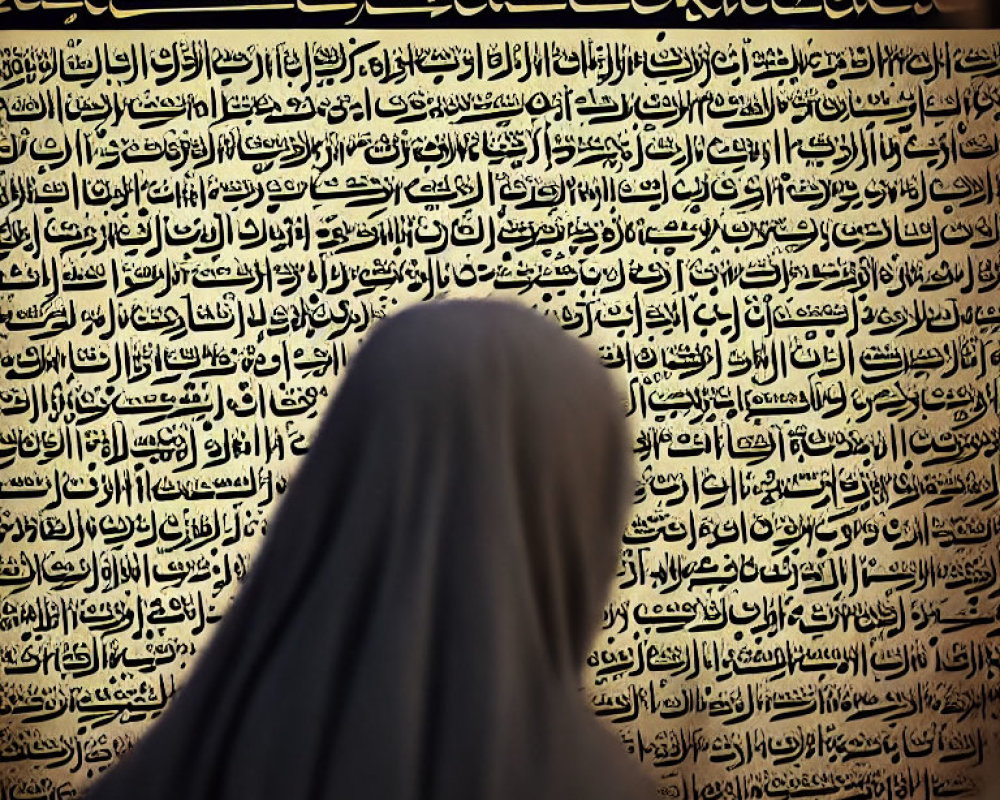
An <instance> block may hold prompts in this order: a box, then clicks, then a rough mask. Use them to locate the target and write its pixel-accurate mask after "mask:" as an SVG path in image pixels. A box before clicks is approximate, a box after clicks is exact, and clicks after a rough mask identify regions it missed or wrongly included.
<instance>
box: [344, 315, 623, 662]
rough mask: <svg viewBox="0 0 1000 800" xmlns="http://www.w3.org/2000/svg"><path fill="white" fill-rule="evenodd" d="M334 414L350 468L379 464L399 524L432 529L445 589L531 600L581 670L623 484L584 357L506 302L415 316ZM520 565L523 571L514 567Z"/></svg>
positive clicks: (611, 559) (371, 344)
mask: <svg viewBox="0 0 1000 800" xmlns="http://www.w3.org/2000/svg"><path fill="white" fill-rule="evenodd" d="M337 404H338V407H339V408H338V412H339V417H338V416H334V417H333V419H332V420H331V422H333V423H334V424H336V423H337V421H338V419H339V420H340V424H341V427H342V428H344V431H343V435H344V436H347V437H350V438H351V441H352V442H353V448H354V450H353V453H354V455H351V456H348V457H347V458H346V460H347V461H348V462H349V463H351V464H354V465H356V466H357V467H359V468H360V467H361V465H362V464H363V463H366V454H377V455H375V458H376V459H377V461H378V463H375V464H373V465H372V469H373V470H374V471H375V472H377V473H380V474H381V475H382V476H383V480H382V485H383V487H384V490H385V493H386V497H385V500H386V501H389V498H390V496H391V498H392V500H391V502H392V505H393V507H394V508H395V509H396V513H398V514H401V515H402V516H403V517H404V518H406V519H407V520H408V521H409V522H408V523H407V522H404V523H403V526H402V528H403V529H407V530H411V531H412V532H413V533H414V534H415V533H416V532H417V530H418V528H419V529H420V530H421V531H422V535H423V536H425V537H436V536H437V535H438V533H437V532H436V531H435V532H432V531H431V526H427V527H424V526H423V525H422V522H421V521H420V517H421V515H427V514H430V515H431V518H432V519H433V520H434V522H435V525H436V528H437V530H439V531H440V532H441V536H442V539H441V541H440V543H439V546H440V547H441V548H442V551H441V558H442V563H444V564H446V565H447V566H446V571H445V573H444V574H442V575H441V578H442V580H443V581H444V582H446V583H447V581H448V580H449V577H448V575H447V571H454V570H457V571H459V572H468V571H472V572H474V573H479V572H482V573H483V574H480V575H478V577H477V580H479V581H482V582H483V583H482V585H483V586H488V585H491V584H492V585H494V586H495V589H496V590H497V591H499V592H503V593H504V594H502V595H498V597H497V602H510V599H509V598H510V597H511V596H512V595H511V592H512V591H518V592H528V593H530V597H531V598H532V599H533V600H534V602H535V603H536V604H537V608H538V610H539V611H540V612H541V621H542V624H543V625H544V630H543V632H542V633H543V635H544V637H545V640H546V642H548V643H549V644H550V645H551V646H552V649H553V655H554V656H555V657H557V658H558V659H559V660H560V661H564V662H567V663H564V664H563V666H567V665H568V664H570V663H571V664H572V665H573V666H574V668H575V667H576V666H578V665H579V662H580V659H581V658H582V656H583V648H584V647H585V646H586V644H587V633H588V632H589V630H590V628H591V626H592V625H593V624H594V623H596V622H597V621H598V619H599V616H600V615H599V603H600V601H601V599H602V598H603V596H604V592H605V590H606V589H607V586H608V583H609V581H610V579H611V577H612V574H613V571H614V567H615V564H616V558H615V556H616V553H617V549H618V546H619V543H620V526H621V524H622V523H623V521H624V520H623V512H624V509H625V505H626V503H627V501H628V497H629V486H630V479H631V469H630V460H629V452H628V447H627V443H626V441H625V429H624V413H623V408H622V407H621V406H620V405H619V403H618V400H617V397H616V395H615V392H614V391H613V390H612V387H611V383H610V380H609V379H608V377H607V371H606V370H605V369H604V368H602V367H601V366H600V363H599V362H598V360H597V358H596V356H595V355H594V354H593V353H592V352H590V351H589V350H588V349H587V348H586V347H585V346H584V345H583V344H582V343H581V342H579V341H578V340H577V339H576V338H575V337H573V336H571V335H570V334H568V333H566V332H564V331H563V330H561V329H560V328H559V327H558V326H557V325H556V324H555V323H554V322H552V321H550V320H547V319H545V318H543V317H542V316H541V315H539V314H537V313H536V312H534V311H531V310H529V309H527V308H523V307H520V306H515V305H513V304H509V303H500V302H491V301H448V302H439V303H431V304H425V305H420V306H414V307H412V308H410V309H407V310H404V311H402V312H400V313H398V314H396V315H395V316H393V317H390V318H388V319H387V320H385V321H383V322H382V323H381V324H380V325H379V326H378V327H377V328H376V330H375V331H374V332H373V334H372V335H371V337H370V339H369V340H368V341H367V342H366V343H365V344H364V345H363V347H362V348H361V351H360V353H359V355H358V356H357V358H356V359H355V360H354V362H353V363H352V366H351V369H350V371H349V373H348V375H347V377H346V379H345V381H344V384H343V386H342V387H341V388H340V390H339V393H338V398H337ZM335 413H337V412H335ZM344 455H345V454H343V453H341V454H339V455H338V457H340V458H343V457H344ZM324 457H329V456H324ZM387 459H388V460H387ZM372 477H374V474H373V476H372ZM359 479H361V478H359ZM434 500H436V501H437V502H440V503H443V504H444V507H442V508H434V509H432V508H431V507H430V504H431V503H432V501H434ZM392 530H399V529H397V528H394V527H386V528H384V529H382V531H383V534H385V533H388V532H390V531H392ZM384 546H385V547H393V546H395V547H399V548H401V549H403V550H406V549H410V548H413V549H414V550H415V549H417V548H418V547H419V546H420V545H419V544H418V543H416V542H406V541H396V542H394V543H393V542H390V541H389V540H386V541H385V542H384ZM525 564H526V565H529V566H530V574H529V575H522V574H519V573H518V572H517V570H518V569H520V568H521V567H522V565H525ZM524 578H530V581H529V583H526V584H524V585H521V584H520V583H518V582H519V581H522V580H523V579H524ZM503 581H509V584H502V582H503ZM463 585H464V586H466V587H468V585H469V584H468V583H464V584H463ZM504 597H506V598H508V599H506V600H503V599H502V598H504ZM454 599H455V600H456V601H457V599H458V598H457V597H456V598H454ZM556 650H558V651H559V652H558V655H557V656H556V655H555V654H556Z"/></svg>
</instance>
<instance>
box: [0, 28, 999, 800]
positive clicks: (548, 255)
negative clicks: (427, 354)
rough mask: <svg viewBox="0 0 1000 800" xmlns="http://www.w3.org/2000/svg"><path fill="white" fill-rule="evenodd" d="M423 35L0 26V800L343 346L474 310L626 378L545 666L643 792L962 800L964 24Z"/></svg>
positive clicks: (974, 111) (199, 625) (58, 749)
mask: <svg viewBox="0 0 1000 800" xmlns="http://www.w3.org/2000/svg"><path fill="white" fill-rule="evenodd" d="M439 38H440V41H439V42H438V43H436V44H430V43H427V42H429V41H433V40H432V39H429V38H428V37H427V36H422V37H418V36H414V35H411V34H408V33H407V32H406V31H382V32H372V31H366V32H361V31H353V32H351V31H334V30H328V31H304V30H303V31H284V32H280V33H276V32H273V31H257V32H252V33H251V32H247V31H224V32H223V31H196V32H184V31H153V32H146V33H143V34H142V36H137V35H135V34H132V33H129V32H125V31H116V32H110V33H109V32H105V33H100V34H98V33H93V32H73V33H66V32H58V31H55V32H44V33H41V32H39V33H36V34H34V35H32V37H30V43H29V39H28V37H23V36H14V35H11V34H6V35H4V34H0V98H2V99H0V717H2V719H3V720H4V722H3V724H2V725H0V797H2V798H4V799H7V798H9V799H10V800H13V798H26V797H34V798H42V797H45V798H68V797H73V796H75V794H76V793H77V792H78V791H79V790H80V789H81V788H82V787H84V786H85V785H86V784H87V782H88V781H89V780H90V779H91V778H92V777H93V776H95V775H96V774H97V773H99V772H100V771H101V770H103V769H105V768H106V767H107V766H108V765H109V764H111V763H113V762H114V760H115V759H116V758H118V757H119V756H120V755H121V754H122V753H123V752H125V751H126V750H127V749H128V748H129V747H130V746H131V744H132V743H133V742H134V741H135V740H136V738H137V737H138V736H139V735H141V732H142V731H143V730H144V728H145V727H146V726H147V725H149V724H150V722H151V721H152V720H153V719H155V718H156V716H157V715H158V714H159V713H160V711H161V710H162V709H163V708H164V706H165V704H167V703H169V702H170V698H171V696H172V694H173V693H174V692H175V690H176V689H177V688H178V687H179V686H180V685H181V684H182V683H183V680H184V674H185V669H186V668H188V667H189V666H190V665H191V664H192V663H193V662H194V661H195V660H196V659H197V657H198V654H199V651H200V650H201V649H202V648H203V646H204V643H205V641H206V637H208V636H210V635H211V632H212V628H213V625H214V624H215V623H216V622H218V620H219V619H220V618H221V616H222V615H223V614H224V613H225V610H226V606H227V603H228V602H229V601H230V600H231V598H232V597H233V594H234V592H235V591H236V590H237V589H238V586H239V583H240V581H241V580H242V579H243V578H244V576H245V575H246V573H247V569H248V567H249V566H250V565H251V563H252V560H253V556H254V553H255V551H256V549H257V547H258V545H259V543H260V541H261V539H262V537H264V536H266V531H267V520H268V519H269V518H270V517H271V515H272V514H273V511H274V509H275V508H276V506H277V505H278V504H280V502H281V498H282V493H283V491H284V490H285V488H286V486H287V484H288V480H289V478H290V476H291V475H293V474H294V472H295V469H296V465H297V464H298V463H299V461H300V459H301V457H302V455H303V453H305V452H306V450H307V449H308V445H309V440H310V436H311V434H312V432H313V431H314V430H315V428H316V425H317V422H318V418H319V415H320V414H321V413H322V411H323V410H324V408H325V407H326V405H327V403H328V402H329V401H330V397H331V396H332V394H333V393H334V392H335V390H336V386H337V381H338V379H339V376H340V375H341V374H342V373H343V370H344V369H345V368H347V367H349V364H350V361H351V357H352V355H353V354H354V353H355V352H356V350H357V348H358V345H359V344H360V343H361V342H362V341H363V340H364V338H365V335H366V333H367V331H368V330H369V329H370V327H371V326H372V325H373V324H374V323H376V322H377V321H378V320H379V319H380V318H382V317H384V316H386V315H388V314H391V313H393V312H394V311H395V310H397V309H399V308H402V307H404V306H406V305H409V304H412V303H419V302H426V301H433V300H434V299H436V298H442V297H462V296H485V295H491V296H495V297H503V298H509V299H512V300H516V301H519V302H522V303H525V304H527V305H530V306H532V307H535V308H537V309H539V310H540V311H542V312H544V313H546V314H548V315H551V316H552V317H553V318H554V319H555V320H557V321H558V322H559V323H560V324H561V325H562V326H563V327H565V328H566V329H567V330H569V331H572V332H573V333H575V334H576V335H578V336H580V337H581V338H582V339H583V340H584V341H586V342H588V343H589V344H590V346H591V347H592V348H593V350H594V352H595V353H596V354H597V355H599V356H600V358H601V359H602V360H603V362H604V364H605V365H606V366H607V367H608V369H609V370H611V371H612V373H613V374H614V376H615V379H616V380H617V382H618V385H619V386H620V388H621V392H622V397H623V398H624V400H625V401H626V406H627V408H626V411H627V413H628V415H629V420H630V422H631V426H632V428H631V430H632V433H633V437H634V450H635V459H636V465H637V475H638V481H637V485H636V493H635V508H634V515H633V517H632V519H631V521H630V522H629V524H628V527H627V529H626V530H624V531H623V550H622V559H621V566H620V570H619V572H618V575H617V578H616V589H615V594H614V596H613V597H612V598H611V600H610V602H609V603H608V605H607V607H606V609H605V613H604V620H603V625H602V630H601V632H600V635H599V636H598V638H597V639H596V640H595V641H594V643H593V648H592V651H591V653H590V654H589V656H588V659H587V663H586V665H585V666H584V672H583V680H582V684H583V686H584V691H585V692H586V694H587V697H588V699H589V701H590V703H591V705H592V706H593V708H594V710H595V713H597V714H598V715H600V716H601V717H602V718H604V719H605V720H606V721H607V723H608V724H609V725H611V726H613V727H614V728H615V729H616V730H617V731H618V733H619V734H620V737H621V741H622V746H623V747H624V748H626V749H627V750H628V751H629V752H630V753H631V754H632V756H633V757H634V758H636V759H637V760H640V761H642V762H643V763H645V764H646V765H647V766H648V767H649V768H651V769H653V770H654V771H655V772H656V773H657V774H658V776H659V779H660V786H661V790H662V793H663V795H664V796H666V797H674V798H685V799H686V800H716V799H719V800H723V799H732V800H743V798H752V797H762V796H765V795H766V796H768V797H775V798H790V797H801V798H809V797H825V798H829V799H830V800H848V798H850V799H851V800H858V799H859V798H871V800H876V798H893V799H894V800H897V799H898V800H906V799H907V798H914V800H915V799H916V798H921V799H923V800H931V799H932V798H945V797H951V796H955V794H956V793H959V792H962V791H965V790H971V789H974V788H975V786H976V782H977V780H978V778H977V775H978V770H979V768H980V767H979V765H980V764H981V763H982V762H983V760H984V759H989V758H990V757H991V754H993V753H994V752H995V748H996V747H997V737H998V722H997V715H998V712H1000V644H998V642H1000V639H998V638H997V636H998V634H1000V585H998V569H1000V552H998V542H1000V486H998V480H1000V261H998V241H1000V239H998V237H1000V210H998V209H1000V202H998V197H1000V178H998V174H1000V160H998V154H1000V126H998V120H1000V35H998V34H997V32H995V31H993V32H991V31H962V32H957V31H943V30H941V31H923V32H909V33H906V32H893V33H886V32H880V33H878V34H875V33H871V32H865V31H846V30H845V31H818V30H817V31H786V32H784V33H783V34H782V35H781V36H776V35H775V34H774V33H769V32H766V31H762V32H740V31H671V32H664V31H655V30H634V31H596V32H595V31H561V32H560V31H543V32H524V33H518V32H514V31H490V32H482V31H480V32H476V31H464V32H463V31H449V32H448V35H447V37H439ZM445 39H447V41H445ZM416 42H421V43H420V44H417V43H416Z"/></svg>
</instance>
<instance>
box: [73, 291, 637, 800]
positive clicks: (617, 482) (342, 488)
mask: <svg viewBox="0 0 1000 800" xmlns="http://www.w3.org/2000/svg"><path fill="white" fill-rule="evenodd" d="M623 416H624V413H623V409H622V407H621V406H620V405H619V403H618V401H617V399H616V395H615V392H614V391H613V390H612V388H611V385H610V382H609V380H608V377H607V372H606V370H604V369H603V368H602V367H601V366H600V364H599V363H598V361H597V359H596V357H595V356H594V355H593V354H592V353H590V352H589V351H588V350H587V349H586V348H585V347H584V346H583V345H582V344H581V343H580V342H579V341H578V340H576V339H575V338H574V337H571V336H570V335H569V334H567V333H565V332H563V331H562V330H561V329H560V328H559V327H558V326H557V325H556V324H554V323H553V322H551V321H549V320H547V319H545V318H543V317H542V316H540V315H539V314H537V313H535V312H534V311H531V310H529V309H527V308H523V307H520V306H515V305H510V304H506V303H500V302H495V301H486V300H483V301H447V302H436V303H430V304H424V305H420V306H416V307H412V308H410V309H407V310H404V311H401V312H399V313H398V314H396V315H393V316H392V317H389V318H388V319H386V320H384V321H382V322H380V323H379V324H378V325H377V326H376V327H375V328H374V330H373V331H372V333H371V335H370V336H369V338H368V340H367V341H366V343H365V344H364V345H363V346H362V348H361V350H360V352H359V354H358V355H357V357H356V358H355V359H354V361H353V362H352V365H351V367H350V368H349V370H348V373H347V375H346V377H345V378H344V381H343V383H342V385H341V387H340V388H339V390H338V392H337V394H336V396H335V398H334V400H333V401H332V403H331V406H330V408H329V410H328V411H327V412H326V414H325V415H324V417H323V419H322V421H321V422H320V424H319V426H318V429H317V432H316V434H315V437H314V440H313V442H312V444H311V446H310V448H309V452H308V453H307V454H306V456H305V457H304V460H303V462H302V463H301V465H300V466H299V468H298V470H297V472H296V473H295V475H294V476H293V478H292V481H291V482H290V485H289V488H288V491H287V492H286V494H285V496H284V497H283V499H282V501H281V504H280V505H279V507H278V509H277V512H276V515H275V518H274V520H273V522H272V524H271V525H270V526H269V530H268V534H267V536H266V538H265V544H264V546H263V547H262V549H261V551H260V552H259V554H258V555H257V557H256V559H255V561H254V562H253V565H252V567H251V570H250V574H249V576H248V578H247V581H246V583H245V584H244V585H243V587H242V588H241V590H240V592H239V594H238V595H237V598H236V600H235V601H234V602H233V604H232V605H231V607H230V609H229V610H228V612H227V613H226V615H225V617H224V619H223V620H222V621H221V622H220V623H219V628H218V629H217V631H216V633H215V635H214V637H213V638H212V640H211V642H210V644H209V646H208V648H207V649H206V651H205V652H204V653H203V654H202V655H201V656H200V657H199V660H198V661H197V662H196V664H195V666H194V668H193V670H192V673H191V674H190V675H189V677H188V678H187V680H186V681H185V682H184V684H183V686H182V688H181V689H180V690H179V692H178V694H177V696H176V697H175V698H174V699H173V700H172V701H171V704H170V705H169V706H168V708H167V709H166V710H165V711H164V713H163V715H162V716H161V717H160V718H159V719H158V720H157V721H156V722H155V723H154V724H153V725H152V727H151V729H150V730H149V731H148V734H147V735H146V736H144V737H142V738H141V740H140V741H139V743H138V744H137V745H136V747H135V748H134V749H133V750H132V751H131V752H130V753H128V754H126V755H125V756H124V758H123V759H122V760H121V762H120V763H119V764H118V765H116V766H115V767H112V768H111V769H110V770H109V771H108V773H106V774H105V775H104V776H103V777H102V778H101V779H99V780H98V782H97V785H96V787H95V788H94V790H93V792H92V793H91V794H89V795H87V796H88V800H124V799H125V798H128V800H137V799H138V798H142V800H258V799H259V800H264V798H267V799H268V800H274V799H275V798H277V799H279V800H305V798H310V799H312V798H315V799H316V800H326V799H327V798H331V799H332V798H337V800H355V799H358V800H360V798H379V799H384V800H411V799H412V800H417V799H418V798H420V799H423V800H430V799H432V798H433V800H524V799H525V798H539V799H541V798H545V799H546V800H560V798H566V800H588V798H601V800H608V799H609V798H616V799H617V798H620V799H621V800H630V799H631V798H640V797H645V798H651V797H653V796H654V794H655V789H654V788H653V784H652V783H651V782H650V781H649V779H648V778H647V777H646V776H645V775H644V774H643V773H642V772H641V771H640V769H639V767H638V765H637V764H634V763H631V762H630V759H629V757H628V756H627V755H626V754H625V752H624V748H623V746H622V745H620V744H619V743H618V742H617V741H616V740H615V738H614V736H613V735H612V734H611V733H609V732H608V731H606V730H605V729H603V728H602V727H601V725H600V724H599V723H598V722H597V720H596V719H595V717H594V715H593V714H592V713H591V711H590V710H589V709H588V708H587V706H586V702H585V698H584V697H583V695H582V693H581V691H580V669H581V666H582V663H583V659H584V657H585V655H586V652H587V649H588V645H589V644H590V641H591V637H592V636H593V635H594V633H595V629H596V623H597V621H598V620H599V619H600V617H601V609H602V605H603V602H604V600H605V594H606V591H607V589H608V587H609V583H610V581H611V578H612V577H613V574H614V572H615V568H616V564H617V552H618V547H619V544H620V532H621V526H622V525H623V524H624V512H625V509H626V506H627V503H628V498H629V490H630V485H631V470H630V456H629V453H628V448H627V440H626V436H625V429H624V419H623Z"/></svg>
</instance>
